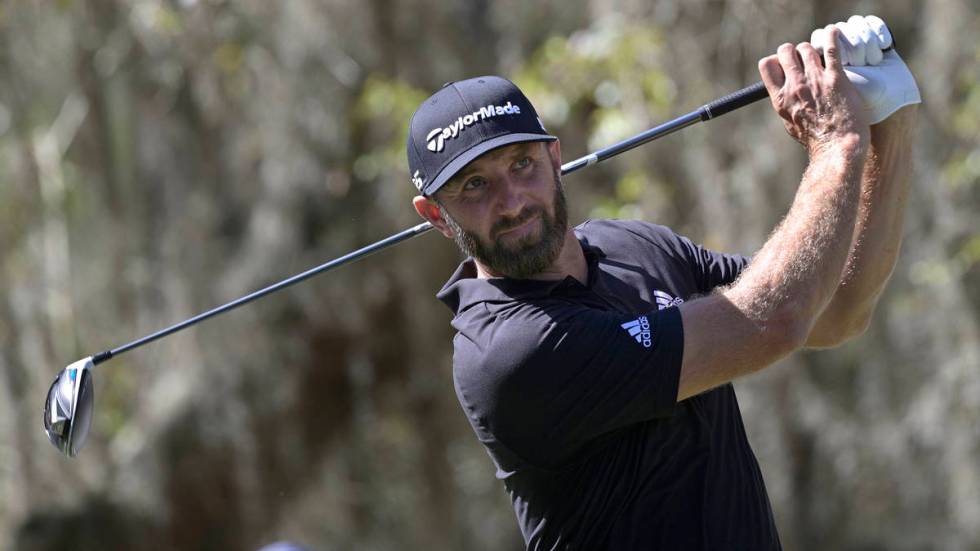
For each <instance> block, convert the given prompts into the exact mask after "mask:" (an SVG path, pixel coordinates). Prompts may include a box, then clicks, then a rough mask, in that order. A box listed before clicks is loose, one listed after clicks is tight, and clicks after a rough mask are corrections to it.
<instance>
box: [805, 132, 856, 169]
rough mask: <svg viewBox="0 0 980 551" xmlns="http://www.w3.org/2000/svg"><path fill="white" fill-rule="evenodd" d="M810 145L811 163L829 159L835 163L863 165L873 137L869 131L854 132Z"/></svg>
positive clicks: (826, 138) (813, 141)
mask: <svg viewBox="0 0 980 551" xmlns="http://www.w3.org/2000/svg"><path fill="white" fill-rule="evenodd" d="M808 145H809V147H808V148H807V150H808V152H809V154H810V161H811V162H813V161H816V160H818V159H821V158H828V157H829V158H830V159H833V160H834V162H844V163H851V162H859V163H863V162H864V158H865V156H866V155H867V153H868V149H869V148H870V145H871V136H870V132H868V131H867V130H866V131H864V132H860V131H857V130H854V131H847V132H842V133H839V134H835V135H833V136H831V137H825V138H823V139H819V140H812V141H811V142H810V144H808Z"/></svg>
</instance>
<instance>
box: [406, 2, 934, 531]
mask: <svg viewBox="0 0 980 551" xmlns="http://www.w3.org/2000/svg"><path fill="white" fill-rule="evenodd" d="M875 19H877V18H875ZM861 21H862V25H863V26H861V27H860V29H857V31H861V32H852V31H855V29H854V28H850V27H846V26H843V28H839V27H834V26H830V27H828V28H826V29H825V30H818V32H815V33H814V37H817V36H818V35H820V38H821V39H822V40H823V42H824V44H823V46H822V52H821V51H820V50H818V49H816V48H815V47H814V46H813V45H812V44H811V43H801V44H799V45H796V46H794V45H792V44H783V45H782V46H780V47H779V49H778V51H777V53H776V54H775V55H771V56H769V57H766V58H764V59H762V60H761V61H760V62H759V71H760V73H761V74H762V79H763V81H764V82H765V85H766V87H767V89H768V91H769V95H770V97H771V98H772V105H773V108H774V110H775V112H776V114H777V115H778V116H779V117H780V118H781V119H782V122H783V124H784V125H785V127H786V130H787V132H789V134H790V135H791V136H792V137H793V138H794V139H796V140H797V141H799V143H800V144H802V145H803V147H804V148H805V149H806V151H807V153H808V154H809V163H808V166H807V167H806V169H805V171H804V172H803V176H802V180H801V181H800V183H799V188H798V190H797V193H796V196H795V199H794V201H793V204H792V206H791V207H790V209H789V212H788V213H787V214H786V216H785V218H784V219H783V221H782V222H781V223H780V224H779V225H778V226H777V227H776V228H775V230H774V231H773V232H772V234H771V236H770V237H769V239H768V240H767V241H766V243H765V244H764V245H763V246H762V248H761V249H759V250H758V252H757V253H756V254H755V255H754V256H753V257H752V259H751V262H750V260H749V259H748V258H745V257H741V256H737V255H728V254H721V253H717V252H713V251H710V250H707V249H704V248H702V247H700V246H698V245H696V244H694V243H693V242H692V241H690V240H689V239H687V238H685V237H681V236H679V235H677V234H675V233H673V232H672V231H671V230H670V229H668V228H666V227H663V226H658V225H654V224H651V223H647V222H641V221H625V220H623V221H621V220H589V221H586V222H584V223H582V224H581V225H579V226H577V227H575V228H570V227H569V226H568V220H567V218H568V217H567V209H566V202H565V195H564V192H563V189H562V182H561V178H560V167H561V146H560V144H559V142H558V139H557V138H556V137H554V136H552V135H550V134H549V133H548V132H547V131H546V130H545V127H544V125H543V124H542V122H541V120H540V119H539V118H538V116H537V114H536V112H535V110H534V107H533V106H532V105H531V104H530V103H529V102H528V100H527V98H526V97H525V96H524V94H522V93H521V91H520V90H519V89H518V88H517V87H516V86H514V85H513V84H512V83H510V82H509V81H507V80H505V79H502V78H499V77H493V76H487V77H480V78H474V79H470V80H464V81H459V82H455V83H451V84H448V85H446V86H445V87H443V88H442V89H441V90H439V91H437V92H436V93H435V94H434V95H433V96H431V97H430V98H429V99H427V100H425V102H423V103H422V105H421V106H420V107H419V108H418V110H417V111H416V113H415V115H414V116H413V118H412V122H411V129H410V135H409V138H408V147H407V149H408V162H409V172H410V175H411V178H412V181H413V183H414V184H415V186H416V187H417V189H418V191H419V196H417V197H415V199H414V206H415V208H416V210H417V211H418V213H419V214H420V215H421V216H422V217H423V218H424V219H426V220H428V221H429V222H431V223H432V224H433V225H434V226H435V227H436V228H437V229H438V230H439V231H440V232H441V233H442V234H443V235H445V236H446V237H449V238H451V239H454V240H455V242H456V243H457V245H458V246H459V248H460V249H462V251H463V253H465V255H467V256H468V257H469V258H467V259H466V260H465V261H464V262H462V264H460V266H459V268H458V269H457V270H456V272H455V273H454V274H453V276H452V277H451V279H450V280H449V281H448V282H447V283H446V285H445V287H444V288H443V289H442V290H441V291H440V292H439V294H438V297H439V299H441V300H442V301H443V302H445V303H446V304H447V305H448V306H449V307H450V308H451V309H452V311H453V312H454V314H455V317H454V319H453V321H452V324H453V327H454V328H455V329H456V330H457V331H458V332H457V334H456V336H455V339H454V341H453V344H454V358H453V375H454V381H455V387H456V392H457V396H458V398H459V402H460V404H461V405H462V408H463V411H464V412H465V414H466V416H467V418H468V419H469V421H470V424H471V425H472V427H473V430H474V431H475V432H476V435H477V437H478V438H479V440H480V442H481V443H482V444H483V445H484V446H485V447H486V449H487V451H488V453H489V455H490V457H491V458H492V460H493V462H494V464H495V466H496V470H497V478H499V479H500V480H502V481H503V483H504V486H505V487H506V490H507V492H508V493H509V495H510V497H511V500H512V502H513V505H514V509H515V511H516V513H517V520H518V523H519V525H520V528H521V531H522V533H523V536H524V540H525V542H526V545H527V548H528V549H587V550H594V549H617V550H623V549H685V550H687V549H705V550H707V549H711V550H717V549H753V550H755V549H780V543H779V536H778V534H777V531H776V525H775V523H774V521H773V514H772V509H771V507H770V504H769V498H768V495H767V493H766V488H765V484H764V482H763V477H762V474H761V472H760V470H759V465H758V463H757V461H756V458H755V456H754V454H753V452H752V449H751V447H750V446H749V442H748V439H747V438H746V434H745V430H744V428H743V426H742V418H741V415H740V413H739V407H738V403H737V401H736V398H735V392H734V390H733V388H732V384H731V382H732V381H733V380H734V379H736V378H737V377H740V376H743V375H746V374H749V373H752V372H754V371H758V370H760V369H763V368H765V367H767V366H770V365H772V364H773V363H775V362H776V361H778V360H779V359H781V358H784V357H786V356H787V355H788V354H791V353H792V352H794V351H797V350H800V349H801V348H805V347H829V346H836V345H838V344H840V343H842V342H844V341H846V340H847V339H849V338H851V337H854V336H855V335H858V334H860V333H861V332H862V331H863V330H864V328H865V327H866V326H867V324H868V320H869V318H870V316H871V315H872V312H873V311H874V308H875V303H876V301H877V299H878V296H879V295H880V293H881V291H882V289H883V287H884V285H885V283H886V281H887V279H888V277H889V275H890V273H891V271H892V268H893V266H894V264H895V260H896V256H897V254H898V249H899V244H900V241H901V234H902V218H903V209H904V204H905V201H906V195H907V189H908V181H909V172H910V168H909V157H910V129H911V125H912V122H913V119H914V111H915V107H914V106H910V107H904V108H903V105H907V104H910V103H918V91H917V89H916V88H915V83H914V80H912V78H911V75H910V74H908V69H907V68H906V67H905V65H904V63H902V62H901V59H900V58H898V57H897V54H895V53H894V52H893V51H891V50H889V51H887V52H885V54H884V55H882V49H883V47H884V44H883V43H884V42H885V41H884V39H883V38H882V32H887V30H885V31H881V29H878V31H879V32H878V38H875V35H874V33H871V38H868V33H867V32H864V31H866V30H867V28H870V29H871V30H872V31H875V25H874V21H871V18H868V20H867V21H866V20H864V19H862V20H861ZM878 21H880V20H878ZM852 24H853V25H857V23H854V18H852V19H851V20H849V21H848V23H847V24H846V25H852ZM866 27H867V28H866ZM881 27H883V24H882V25H881ZM862 33H863V34H862ZM852 34H855V35H857V36H859V37H860V36H863V37H864V38H858V39H854V40H853V41H851V35H852ZM845 37H846V38H845ZM861 40H863V41H864V42H861ZM814 41H816V38H815V39H814ZM888 42H890V37H889V38H888ZM876 48H877V53H876V54H874V53H872V52H873V51H874V50H875V49H876ZM859 50H860V51H859ZM859 55H860V56H863V57H861V59H860V63H858V61H859V60H858V56H859ZM842 57H846V58H848V59H850V61H851V63H852V65H854V66H855V69H858V68H860V69H862V70H864V72H865V73H867V74H870V75H871V76H869V77H867V80H869V81H871V87H872V88H874V87H875V86H877V88H875V90H878V91H879V92H880V90H881V89H883V88H882V87H884V89H885V91H886V92H887V93H886V94H881V93H878V94H877V95H873V94H872V95H869V96H867V97H863V96H862V93H867V86H868V84H867V82H865V83H864V86H865V88H864V89H863V91H862V89H859V87H856V86H855V85H854V84H852V82H851V81H850V80H849V78H848V76H847V75H846V74H845V72H844V66H843V64H842ZM821 58H823V59H821ZM882 58H884V59H883V60H882ZM872 59H877V60H878V61H879V62H880V66H878V67H872V66H868V65H866V63H867V61H869V60H872ZM896 60H897V61H896ZM889 63H891V65H889ZM858 65H862V66H861V67H857V66H858ZM887 67H891V69H887V70H886V68H887ZM896 67H897V68H896ZM849 69H850V67H849ZM874 69H878V70H880V71H881V72H882V74H884V73H886V72H888V70H890V71H891V73H888V74H889V75H890V76H888V77H887V78H885V77H881V78H879V76H876V75H878V73H875V72H874V71H873V70H874ZM896 71H897V72H896ZM902 71H904V73H903V72H902ZM896 75H897V76H896ZM876 78H878V79H879V80H878V81H875V79H876ZM896 82H897V83H898V84H895V83H896ZM901 86H904V88H901ZM872 96H873V97H872ZM886 96H887V97H886ZM881 119H887V120H883V121H882V120H881ZM878 122H880V124H876V125H875V126H871V125H872V124H873V123H878Z"/></svg>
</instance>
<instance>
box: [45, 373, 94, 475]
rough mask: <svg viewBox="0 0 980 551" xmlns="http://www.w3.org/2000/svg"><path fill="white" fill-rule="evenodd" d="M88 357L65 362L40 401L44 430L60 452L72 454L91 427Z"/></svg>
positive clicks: (91, 398) (90, 387)
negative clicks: (42, 404)
mask: <svg viewBox="0 0 980 551" xmlns="http://www.w3.org/2000/svg"><path fill="white" fill-rule="evenodd" d="M94 366H95V364H93V363H92V358H91V356H90V357H88V358H85V359H83V360H78V361H77V362H75V363H73V364H71V365H69V366H68V367H66V368H65V369H64V370H62V372H61V373H59V374H58V376H57V377H55V379H54V382H53V383H51V388H50V390H48V398H47V401H45V402H44V432H46V433H47V434H48V440H50V441H51V443H52V444H53V445H54V447H56V448H58V449H59V450H61V453H63V454H65V455H66V456H68V457H75V456H76V455H78V452H79V451H80V450H81V449H82V446H84V445H85V440H86V438H87V437H88V431H89V428H90V427H91V426H92V409H93V406H94V405H95V389H94V388H93V386H92V368H93V367H94Z"/></svg>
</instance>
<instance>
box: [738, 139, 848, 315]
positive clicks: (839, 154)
mask: <svg viewBox="0 0 980 551" xmlns="http://www.w3.org/2000/svg"><path fill="white" fill-rule="evenodd" d="M866 151H867V145H866V143H865V142H864V139H863V138H859V137H856V136H855V137H853V138H850V139H849V140H846V141H845V140H841V141H840V142H838V143H835V144H834V146H833V147H832V148H829V149H828V150H826V151H824V152H821V153H820V154H819V155H815V156H814V157H813V158H812V159H811V161H810V164H809V166H808V167H807V170H806V172H805V174H804V176H803V182H802V183H801V185H800V188H799V191H798V192H797V195H796V198H795V199H794V201H793V206H792V207H791V208H790V211H789V213H788V214H787V215H786V218H785V219H784V220H783V222H782V223H781V224H780V225H779V226H778V227H777V229H776V230H775V231H774V232H773V234H772V235H771V236H770V238H769V240H768V241H767V242H766V244H765V245H764V246H763V247H762V249H761V250H760V251H759V252H758V253H757V254H756V255H755V258H754V259H753V262H752V264H751V265H750V266H749V268H748V269H747V270H746V272H745V273H744V274H742V277H741V278H740V279H739V281H738V283H737V284H736V285H735V286H733V287H732V288H731V289H729V290H728V291H726V292H725V294H726V295H727V296H729V298H731V299H732V301H733V302H734V303H735V304H736V305H737V306H740V307H742V308H741V309H743V311H745V312H746V313H747V314H748V315H749V316H750V318H753V319H756V320H758V321H759V323H760V325H765V321H766V320H782V318H784V317H785V316H786V315H789V316H791V317H792V318H794V320H796V321H802V322H804V323H805V324H806V326H807V327H808V328H809V325H810V324H812V323H813V321H814V320H815V319H816V318H817V316H818V314H819V313H820V312H821V311H823V309H824V308H825V307H826V305H827V304H828V302H829V301H830V299H831V297H832V296H833V295H834V292H835V290H836V289H837V287H838V283H839V282H840V277H841V273H842V272H843V269H844V266H845V262H846V259H847V257H848V252H849V250H850V245H851V238H852V235H853V231H854V230H853V228H854V225H855V221H856V218H857V211H858V209H857V204H858V197H859V194H860V189H861V186H860V182H861V174H862V168H863V166H864V161H865V158H866ZM782 321H785V320H782ZM782 321H780V322H782Z"/></svg>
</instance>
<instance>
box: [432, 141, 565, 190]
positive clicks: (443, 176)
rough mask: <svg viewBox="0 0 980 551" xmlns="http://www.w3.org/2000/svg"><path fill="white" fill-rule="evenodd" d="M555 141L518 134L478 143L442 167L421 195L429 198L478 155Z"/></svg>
mask: <svg viewBox="0 0 980 551" xmlns="http://www.w3.org/2000/svg"><path fill="white" fill-rule="evenodd" d="M557 139H558V138H557V137H555V136H552V135H550V134H531V133H519V134H506V135H504V136H497V137H496V138H491V139H489V140H487V141H485V142H480V143H478V144H476V145H474V146H473V147H471V148H469V149H467V150H466V151H464V152H463V153H462V154H461V155H460V156H459V157H456V158H455V159H453V160H452V161H451V162H450V163H449V164H447V165H446V166H444V167H443V168H442V170H441V171H440V172H439V174H436V176H435V178H433V179H432V180H429V183H428V184H426V186H425V187H424V189H423V190H422V195H426V196H431V195H432V194H434V193H435V192H437V191H439V188H441V187H442V186H444V185H445V184H446V182H448V181H449V180H450V179H451V178H452V177H453V176H455V175H456V173H457V172H459V171H460V170H463V167H465V166H466V165H468V164H470V162H471V161H473V160H474V159H476V158H477V157H479V156H480V155H483V154H484V153H486V152H488V151H490V150H492V149H497V148H498V147H503V146H505V145H510V144H514V143H521V142H553V141H555V140H557Z"/></svg>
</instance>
